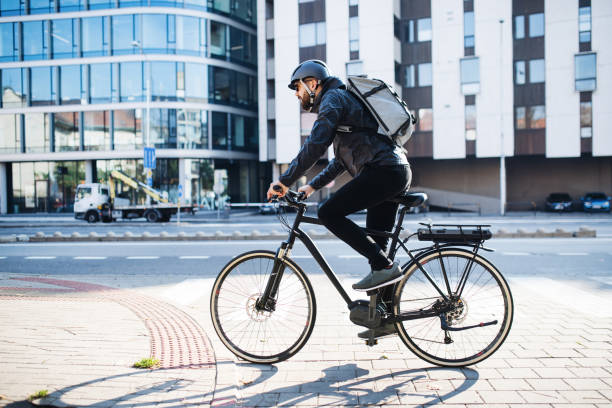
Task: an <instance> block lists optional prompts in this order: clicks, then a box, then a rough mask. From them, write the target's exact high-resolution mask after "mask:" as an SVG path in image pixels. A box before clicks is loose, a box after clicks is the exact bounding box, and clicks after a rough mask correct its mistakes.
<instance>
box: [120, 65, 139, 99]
mask: <svg viewBox="0 0 612 408" xmlns="http://www.w3.org/2000/svg"><path fill="white" fill-rule="evenodd" d="M142 68H143V65H142V63H141V62H122V63H120V64H119V83H120V100H121V102H133V101H142V100H143V99H144V98H143V89H144V87H143V84H142V82H143V78H144V74H143V69H142Z"/></svg>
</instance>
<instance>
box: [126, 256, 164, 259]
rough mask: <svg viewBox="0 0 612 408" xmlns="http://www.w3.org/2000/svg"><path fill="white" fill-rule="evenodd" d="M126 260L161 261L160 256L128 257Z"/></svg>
mask: <svg viewBox="0 0 612 408" xmlns="http://www.w3.org/2000/svg"><path fill="white" fill-rule="evenodd" d="M125 259H159V256H128V257H126V258H125Z"/></svg>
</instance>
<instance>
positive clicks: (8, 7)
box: [0, 0, 25, 17]
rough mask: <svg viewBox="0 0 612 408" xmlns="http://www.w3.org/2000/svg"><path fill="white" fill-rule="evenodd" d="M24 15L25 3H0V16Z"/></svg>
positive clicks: (13, 1)
mask: <svg viewBox="0 0 612 408" xmlns="http://www.w3.org/2000/svg"><path fill="white" fill-rule="evenodd" d="M21 14H25V1H23V0H7V1H4V0H3V1H0V16H3V17H4V16H18V15H21Z"/></svg>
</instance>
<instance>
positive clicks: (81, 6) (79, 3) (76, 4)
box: [58, 0, 86, 11]
mask: <svg viewBox="0 0 612 408" xmlns="http://www.w3.org/2000/svg"><path fill="white" fill-rule="evenodd" d="M58 1H59V10H60V11H79V10H85V3H86V0H58Z"/></svg>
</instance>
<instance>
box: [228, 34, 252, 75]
mask: <svg viewBox="0 0 612 408" xmlns="http://www.w3.org/2000/svg"><path fill="white" fill-rule="evenodd" d="M230 58H231V60H232V61H236V62H244V63H247V64H250V65H253V66H254V65H255V64H256V63H257V38H256V37H255V36H253V35H250V34H248V33H246V32H244V31H242V30H238V29H236V28H234V27H230Z"/></svg>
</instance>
